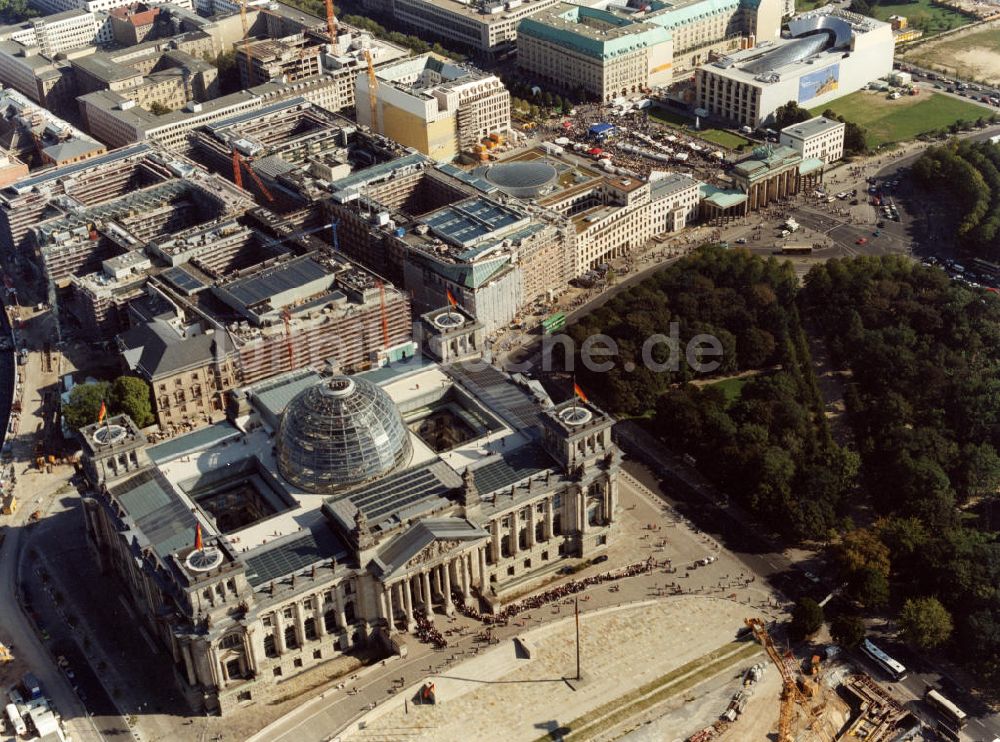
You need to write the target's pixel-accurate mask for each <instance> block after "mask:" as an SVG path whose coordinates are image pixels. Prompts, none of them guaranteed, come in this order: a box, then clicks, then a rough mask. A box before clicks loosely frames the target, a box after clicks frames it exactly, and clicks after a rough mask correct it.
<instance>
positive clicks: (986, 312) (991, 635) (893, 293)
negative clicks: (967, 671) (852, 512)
mask: <svg viewBox="0 0 1000 742" xmlns="http://www.w3.org/2000/svg"><path fill="white" fill-rule="evenodd" d="M800 303H801V305H802V311H803V314H804V315H806V316H808V317H809V318H810V320H811V321H812V322H813V323H815V325H816V326H817V327H818V328H819V331H820V332H821V333H823V335H824V336H825V338H826V340H827V344H828V347H829V348H830V351H831V353H832V354H833V356H834V358H835V361H836V362H837V363H838V365H839V366H840V367H842V368H845V369H846V370H847V372H848V373H849V374H850V380H849V383H848V384H847V387H846V392H845V397H846V403H847V409H848V412H849V416H850V420H851V424H852V428H853V431H854V437H855V441H856V445H857V449H858V452H859V454H860V456H861V461H862V467H861V472H862V480H863V485H864V486H863V487H862V488H861V492H863V493H865V497H864V499H863V500H861V499H859V501H858V502H857V503H855V506H856V507H857V513H858V515H859V517H864V518H865V519H866V524H865V525H864V527H859V528H856V529H855V530H853V531H851V532H849V533H848V534H847V535H846V536H845V537H844V538H843V539H842V541H841V543H840V545H839V547H838V551H839V553H838V563H839V564H840V568H841V570H842V574H843V576H844V577H845V579H846V582H847V585H848V588H847V592H848V595H849V597H850V598H852V599H853V600H854V602H856V603H857V604H858V605H859V606H861V607H863V608H865V609H868V610H869V611H870V610H879V609H882V608H884V607H891V606H896V610H897V611H898V621H897V623H898V625H899V628H900V633H901V635H902V637H903V638H904V639H905V640H906V641H908V642H909V643H911V644H913V645H915V646H917V647H921V648H930V647H935V646H940V645H941V644H943V643H944V642H946V641H948V640H949V638H953V640H954V641H955V643H956V645H957V647H958V648H960V649H961V650H962V651H961V652H960V653H959V654H960V656H964V657H967V658H969V660H971V661H972V662H973V663H974V665H975V669H977V670H978V671H979V672H980V674H981V676H982V677H984V678H987V679H988V680H990V681H991V682H993V683H997V682H998V681H1000V543H998V540H997V525H996V522H995V520H994V518H993V511H994V506H995V505H996V501H997V491H998V486H1000V455H998V453H997V450H998V447H1000V300H998V298H997V297H996V296H994V295H993V294H989V293H987V292H985V291H982V290H976V289H972V288H968V287H965V286H962V285H960V284H958V283H956V282H954V281H951V280H950V279H949V278H948V276H947V275H946V274H945V273H944V272H943V271H940V270H937V269H933V268H925V267H923V266H920V265H917V264H914V263H913V262H912V261H911V260H909V259H907V258H903V257H899V256H894V257H885V258H855V259H852V260H832V261H828V262H826V263H825V264H823V265H818V266H816V267H814V268H813V269H812V270H811V271H810V273H809V274H808V276H807V277H806V287H805V289H804V290H803V292H802V296H801V302H800Z"/></svg>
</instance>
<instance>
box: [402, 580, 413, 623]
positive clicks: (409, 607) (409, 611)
mask: <svg viewBox="0 0 1000 742" xmlns="http://www.w3.org/2000/svg"><path fill="white" fill-rule="evenodd" d="M412 579H413V578H412V577H407V578H406V579H405V580H403V605H404V606H406V630H407V631H413V627H414V626H416V622H415V621H414V620H413V592H412V587H411V586H410V580H412Z"/></svg>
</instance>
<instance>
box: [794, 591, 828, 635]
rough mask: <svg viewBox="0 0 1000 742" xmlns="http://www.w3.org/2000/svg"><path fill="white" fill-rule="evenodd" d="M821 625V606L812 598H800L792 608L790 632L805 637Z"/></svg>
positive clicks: (817, 629)
mask: <svg viewBox="0 0 1000 742" xmlns="http://www.w3.org/2000/svg"><path fill="white" fill-rule="evenodd" d="M822 625H823V607H822V606H821V605H820V604H819V603H817V602H816V601H815V600H813V599H812V598H800V599H799V601H798V602H797V603H796V604H795V608H793V609H792V625H791V627H790V628H791V632H792V634H793V635H794V636H796V637H798V638H799V639H805V638H806V637H807V636H812V635H813V634H815V633H816V632H817V631H819V630H820V627H821V626H822Z"/></svg>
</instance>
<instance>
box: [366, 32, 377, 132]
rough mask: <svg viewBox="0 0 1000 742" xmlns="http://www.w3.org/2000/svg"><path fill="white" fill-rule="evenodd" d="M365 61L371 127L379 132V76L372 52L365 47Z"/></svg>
mask: <svg viewBox="0 0 1000 742" xmlns="http://www.w3.org/2000/svg"><path fill="white" fill-rule="evenodd" d="M365 61H366V62H368V103H369V105H370V106H371V108H372V120H371V129H372V131H374V132H376V133H377V132H378V78H377V77H376V76H375V63H374V62H372V53H371V52H370V51H369V50H368V49H365Z"/></svg>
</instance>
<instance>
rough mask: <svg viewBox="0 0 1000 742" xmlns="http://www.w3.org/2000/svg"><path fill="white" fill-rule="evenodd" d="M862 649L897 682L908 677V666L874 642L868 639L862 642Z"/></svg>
mask: <svg viewBox="0 0 1000 742" xmlns="http://www.w3.org/2000/svg"><path fill="white" fill-rule="evenodd" d="M861 651H862V652H864V653H865V655H867V657H868V658H869V659H870V660H871V661H872V662H874V663H875V664H876V665H878V666H879V668H880V669H881V670H882V671H883V672H884V673H885V674H886V675H888V676H889V677H890V678H892V679H893V680H895V681H896V682H897V683H898V682H899V681H900V680H903V679H905V678H906V668H905V667H904V666H903V665H902V664H900V663H899V662H896V660H894V659H893V658H892V657H890V656H889V655H887V654H886V653H885V652H883V651H882V650H881V649H879V648H878V647H876V646H875V645H874V644H872V643H871V642H870V641H869V640H868V639H865V640H864V641H863V642H861Z"/></svg>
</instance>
